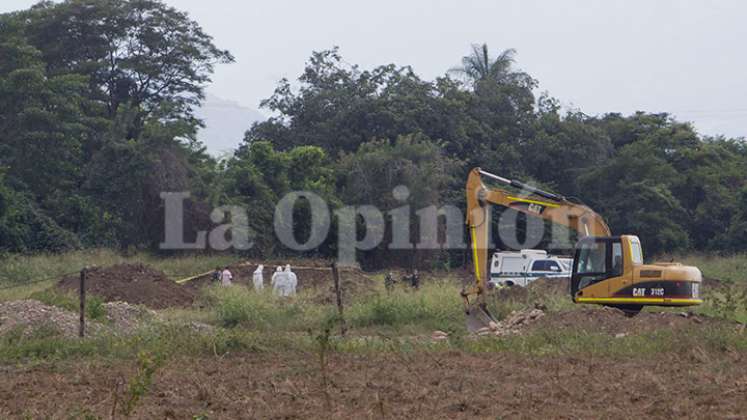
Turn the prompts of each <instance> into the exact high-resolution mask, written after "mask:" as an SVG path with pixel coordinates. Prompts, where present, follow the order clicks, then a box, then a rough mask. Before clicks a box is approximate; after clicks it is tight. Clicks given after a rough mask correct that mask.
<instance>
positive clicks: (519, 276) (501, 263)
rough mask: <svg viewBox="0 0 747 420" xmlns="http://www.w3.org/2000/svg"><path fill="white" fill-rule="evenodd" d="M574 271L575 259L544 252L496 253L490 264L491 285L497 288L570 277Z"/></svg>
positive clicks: (530, 250) (527, 250)
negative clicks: (543, 279) (541, 279)
mask: <svg viewBox="0 0 747 420" xmlns="http://www.w3.org/2000/svg"><path fill="white" fill-rule="evenodd" d="M572 269H573V258H565V257H556V256H552V255H548V254H547V251H543V250H537V249H524V250H521V251H502V252H496V253H494V254H493V258H492V261H491V262H490V283H492V284H493V285H495V286H526V285H528V284H529V283H531V282H532V281H534V280H537V279H538V278H542V277H545V278H562V277H570V276H571V270H572Z"/></svg>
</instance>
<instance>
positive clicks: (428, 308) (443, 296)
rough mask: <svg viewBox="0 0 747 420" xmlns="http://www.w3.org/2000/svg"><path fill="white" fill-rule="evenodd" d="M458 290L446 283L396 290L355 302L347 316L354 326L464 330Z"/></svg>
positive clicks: (462, 311)
mask: <svg viewBox="0 0 747 420" xmlns="http://www.w3.org/2000/svg"><path fill="white" fill-rule="evenodd" d="M463 313H464V310H463V308H462V305H461V302H460V299H459V289H458V287H456V286H455V285H453V284H449V283H445V282H444V283H430V284H426V285H424V286H423V287H422V288H421V289H420V290H418V291H405V290H395V291H393V292H391V293H388V294H382V295H377V296H375V297H373V298H371V299H367V300H363V301H360V302H356V303H354V304H353V305H352V307H351V308H350V310H349V311H347V314H346V317H347V318H349V322H350V323H351V325H353V326H357V327H372V326H381V325H384V326H390V327H395V328H399V327H403V326H417V327H423V328H425V329H427V330H434V329H439V330H450V331H456V330H460V329H463V328H464V315H463Z"/></svg>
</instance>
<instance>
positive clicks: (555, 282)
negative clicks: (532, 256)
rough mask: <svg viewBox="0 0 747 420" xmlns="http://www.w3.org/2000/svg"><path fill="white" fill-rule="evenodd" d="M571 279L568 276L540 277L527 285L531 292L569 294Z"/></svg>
mask: <svg viewBox="0 0 747 420" xmlns="http://www.w3.org/2000/svg"><path fill="white" fill-rule="evenodd" d="M570 283H571V279H570V278H568V277H562V278H554V279H549V278H546V277H542V278H539V279H537V280H535V281H533V282H531V283H529V286H527V289H529V292H530V293H532V294H535V295H542V296H544V295H568V294H569V293H570V292H569V290H570V287H571V285H570Z"/></svg>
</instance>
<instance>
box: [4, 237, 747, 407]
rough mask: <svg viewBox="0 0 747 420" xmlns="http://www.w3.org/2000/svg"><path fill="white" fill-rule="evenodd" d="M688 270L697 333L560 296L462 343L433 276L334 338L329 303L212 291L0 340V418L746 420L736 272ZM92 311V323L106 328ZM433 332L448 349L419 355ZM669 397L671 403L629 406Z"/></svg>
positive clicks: (455, 302)
mask: <svg viewBox="0 0 747 420" xmlns="http://www.w3.org/2000/svg"><path fill="white" fill-rule="evenodd" d="M235 260H236V259H235V258H233V257H215V256H212V257H211V256H191V257H181V258H158V257H154V256H149V255H145V254H142V255H135V256H131V257H122V256H119V255H117V254H115V253H113V252H109V251H91V252H76V253H72V254H66V255H58V256H37V257H14V258H10V259H7V260H4V261H3V263H2V265H0V273H2V276H3V278H4V279H5V284H13V283H15V282H19V281H22V280H23V276H20V273H23V268H22V267H33V273H34V276H40V275H42V274H45V273H46V274H47V275H48V276H49V277H55V276H60V275H62V274H65V273H67V272H69V271H71V270H72V271H75V270H78V269H80V268H81V267H83V266H86V265H99V266H106V265H111V264H118V263H143V264H147V265H151V266H153V267H156V268H159V269H161V270H163V271H165V272H166V273H168V274H169V275H170V276H171V277H172V278H178V277H182V276H187V275H190V274H194V273H199V272H204V271H209V270H210V269H212V268H213V267H215V266H217V265H226V264H228V263H229V262H234V261H235ZM681 260H682V259H681ZM684 261H685V262H687V263H690V264H696V265H698V266H699V267H701V269H702V270H703V272H704V275H705V276H706V277H708V278H717V279H722V280H723V281H724V285H723V286H720V287H719V289H718V290H707V289H706V290H704V292H703V293H704V297H705V299H706V304H704V305H703V306H701V307H698V308H695V309H694V310H695V312H696V313H698V314H701V315H702V317H695V318H688V317H682V316H680V315H679V312H682V310H673V311H659V310H656V309H652V310H647V311H646V312H645V313H642V314H640V315H639V316H638V317H634V318H632V319H629V318H625V317H622V316H618V315H616V314H613V313H610V312H609V311H605V310H603V309H599V308H596V307H588V306H581V305H573V304H572V303H571V302H570V300H569V299H568V297H567V296H566V295H565V294H564V293H555V292H553V293H549V292H548V293H544V294H543V293H535V292H529V293H526V294H523V295H521V296H519V297H516V298H501V299H498V298H495V297H494V298H492V299H490V300H489V305H490V309H491V311H492V312H493V313H494V314H496V315H497V317H499V318H505V317H507V316H509V314H511V313H512V312H513V311H519V310H528V309H531V308H534V307H536V306H539V307H542V308H544V313H545V316H544V318H542V319H541V321H538V323H537V324H536V326H535V327H530V328H526V329H524V330H522V331H521V332H520V333H516V334H508V335H505V336H500V337H484V338H481V339H475V338H473V337H470V336H469V335H468V334H467V333H466V329H465V327H464V317H463V312H462V309H463V308H462V304H461V301H460V299H459V297H458V292H459V290H460V286H459V282H458V281H457V280H456V279H455V278H453V276H452V274H449V273H442V272H434V273H424V274H423V286H422V288H421V289H420V290H419V291H412V290H409V289H407V288H405V287H401V286H400V287H398V288H397V289H396V290H395V291H393V292H387V291H386V290H385V289H384V286H383V278H382V276H381V275H380V274H375V275H372V276H371V277H370V279H371V280H370V284H369V285H368V286H367V287H366V288H361V289H360V291H358V292H356V293H355V294H354V295H351V296H347V297H346V307H345V312H344V322H345V326H346V327H347V334H346V335H345V336H342V335H341V334H340V331H341V322H340V318H339V316H338V313H337V308H336V307H335V305H334V304H333V302H334V300H333V299H331V296H332V295H331V289H330V288H329V287H328V286H329V285H326V286H324V285H323V286H321V287H315V288H308V289H305V290H302V292H301V293H299V295H298V296H296V297H295V298H292V299H286V298H278V297H275V296H273V295H272V294H271V293H270V292H269V291H267V290H265V292H263V293H257V292H254V291H253V290H251V289H250V288H248V287H244V286H242V285H237V286H234V287H232V288H222V287H218V286H210V287H206V288H204V289H202V290H201V291H200V293H199V297H198V299H197V303H196V304H195V305H193V306H192V307H187V308H171V309H166V310H162V311H159V313H158V316H157V318H155V319H153V320H151V321H148V322H147V323H144V324H143V325H141V326H140V327H139V328H138V329H137V330H135V331H134V332H133V333H129V334H120V333H108V332H107V333H101V334H97V335H94V336H91V337H90V338H87V339H83V340H81V339H78V338H71V337H67V338H66V337H63V336H61V335H60V334H59V333H57V332H56V331H54V330H50V329H48V328H39V329H37V330H35V331H32V332H31V333H28V332H26V333H24V332H23V331H21V330H18V331H10V332H9V333H6V334H4V335H1V336H0V366H1V367H2V368H3V369H4V372H5V376H4V378H3V379H2V380H0V400H3V401H4V402H2V403H0V417H3V418H13V417H23V416H26V417H29V418H38V417H54V418H110V417H117V418H120V417H122V418H124V417H128V416H132V417H136V418H154V417H158V418H231V417H235V416H239V417H240V416H242V415H250V416H252V417H255V416H256V417H273V416H275V417H277V416H280V417H294V416H300V417H317V418H320V417H324V418H335V417H339V418H350V417H361V416H364V417H389V416H394V417H423V416H427V417H431V418H461V417H464V418H466V417H475V416H476V417H483V416H487V417H492V418H496V417H504V416H505V417H515V416H525V415H530V413H531V416H533V417H534V416H537V417H555V416H557V415H558V411H557V410H558V409H559V407H564V409H565V410H567V411H566V412H565V414H566V415H568V416H570V417H597V418H598V417H607V418H615V417H620V413H626V416H627V415H631V416H632V415H636V416H638V415H640V416H645V417H682V416H688V415H690V416H693V415H694V416H696V417H702V416H706V417H709V416H710V417H729V416H733V415H736V414H738V413H744V412H745V410H747V398H746V397H747V383H744V381H743V379H744V377H746V376H747V366H745V364H744V363H743V361H744V360H747V335H746V334H745V331H744V326H741V327H740V326H739V325H738V324H737V323H736V322H735V321H740V322H742V323H744V322H745V321H747V313H745V307H747V295H745V294H744V291H745V290H747V281H745V276H744V275H743V274H742V273H743V272H744V271H742V269H741V267H744V264H746V263H747V256H738V257H728V258H716V257H705V256H689V257H686V258H684ZM300 281H301V284H303V283H302V282H303V279H302V278H301V279H300ZM52 282H53V280H49V281H48V282H42V283H38V284H34V285H31V286H21V287H16V288H12V289H3V290H0V302H2V301H9V300H16V299H20V298H32V299H36V300H39V301H42V302H44V303H46V304H49V305H53V306H57V307H60V308H64V309H66V310H71V311H74V310H75V309H76V303H77V301H76V297H75V296H74V295H72V294H70V293H65V292H60V291H57V290H54V289H51V288H50V286H51V285H52ZM91 299H92V300H91V305H90V307H89V313H88V316H89V318H90V319H94V320H101V321H102V322H103V321H104V320H103V318H102V313H101V312H100V310H99V308H100V307H99V304H100V302H97V301H96V297H95V296H94V297H91ZM195 324H199V325H202V326H203V327H200V328H196V327H195ZM434 330H441V331H444V332H446V333H448V338H447V339H445V340H434V339H432V338H431V334H432V333H433V331H434ZM487 369H489V370H487ZM740 378H741V379H740ZM740 381H741V382H740ZM48 384H57V385H55V386H64V387H66V388H65V389H67V391H66V392H65V393H62V394H60V393H55V392H54V391H53V388H52V385H48ZM489 389H500V390H502V392H501V393H500V394H496V395H495V396H493V395H488V394H486V390H489ZM585 389H592V390H596V392H597V393H598V394H599V395H601V394H602V393H606V392H618V393H619V395H618V396H624V397H623V398H622V399H620V398H615V399H610V400H609V401H610V402H609V404H607V405H605V406H604V407H597V408H596V411H593V412H592V411H587V409H586V408H585V407H591V405H593V401H594V398H593V395H589V394H588V393H587V392H582V391H581V390H585ZM611 389H618V391H611ZM639 389H645V390H648V391H645V392H644V391H640V392H638V391H637V390H639ZM675 389H676V390H677V391H678V392H672V391H673V390H675ZM10 390H13V391H12V393H11V391H10ZM214 390H223V391H221V392H222V393H219V392H217V391H216V392H213V391H214ZM39 393H47V394H48V395H49V398H47V399H38V398H36V397H35V396H36V395H38V394H39ZM664 394H667V395H670V396H671V397H670V398H669V399H666V400H661V399H659V400H657V401H658V402H657V403H656V404H644V405H641V404H635V401H640V400H641V399H646V398H650V396H651V395H664ZM70 395H76V396H77V397H78V398H77V399H76V398H70ZM226 395H231V398H224V397H225V396H226ZM692 395H695V397H692ZM496 397H497V398H498V399H497V400H496V399H495V398H496ZM268 399H269V400H271V401H273V403H272V404H269V405H268V404H266V401H268ZM356 401H357V402H356ZM424 402H427V403H425V405H424ZM247 410H248V411H247ZM112 412H114V413H116V416H112V415H111V413H112ZM241 413H252V414H241ZM382 413H384V414H383V415H382Z"/></svg>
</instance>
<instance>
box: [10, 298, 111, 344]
mask: <svg viewBox="0 0 747 420" xmlns="http://www.w3.org/2000/svg"><path fill="white" fill-rule="evenodd" d="M79 326H80V319H79V318H78V314H74V313H72V312H69V311H66V310H64V309H61V308H58V307H55V306H49V305H45V304H43V303H41V302H39V301H36V300H19V301H14V302H3V303H0V335H5V334H7V333H8V332H11V331H15V330H18V329H20V330H23V334H24V335H29V334H32V333H33V332H34V331H37V330H39V329H42V328H50V329H51V330H52V331H53V332H54V333H59V334H61V335H63V336H65V337H76V336H77V335H78V328H79ZM101 330H102V327H101V325H100V324H98V323H95V322H87V323H86V331H87V332H88V333H97V332H99V331H101Z"/></svg>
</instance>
